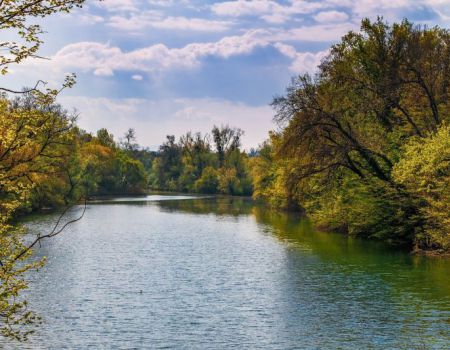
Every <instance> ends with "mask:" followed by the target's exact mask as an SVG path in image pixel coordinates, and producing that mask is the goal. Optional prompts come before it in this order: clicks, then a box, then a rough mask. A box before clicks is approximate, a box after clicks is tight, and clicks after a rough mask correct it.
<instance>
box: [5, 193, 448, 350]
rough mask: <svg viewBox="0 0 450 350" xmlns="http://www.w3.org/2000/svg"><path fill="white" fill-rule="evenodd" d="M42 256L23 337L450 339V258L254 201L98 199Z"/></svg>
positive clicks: (344, 343) (201, 342) (228, 341)
mask: <svg viewBox="0 0 450 350" xmlns="http://www.w3.org/2000/svg"><path fill="white" fill-rule="evenodd" d="M77 210H78V211H79V210H81V208H77ZM54 220H55V216H54V215H47V216H39V217H35V218H33V219H32V220H29V221H28V225H29V226H30V227H31V229H32V231H33V232H39V231H42V232H46V231H48V229H49V227H50V226H51V223H52V222H54ZM37 253H38V255H39V256H46V257H47V258H48V263H47V264H46V266H45V267H44V268H43V269H42V270H41V271H39V272H38V273H37V274H33V275H32V276H31V278H32V281H31V285H30V290H29V292H28V296H27V297H28V299H29V301H30V308H31V309H33V310H35V311H36V312H37V313H38V314H39V315H41V316H42V318H43V324H42V325H41V326H40V327H39V328H38V330H37V333H36V334H35V335H34V336H32V337H31V339H30V341H29V342H28V343H25V344H21V345H20V348H25V349H27V348H29V349H65V348H69V349H283V350H284V349H448V348H449V347H450V260H448V259H447V260H445V259H430V258H428V259H427V258H421V257H412V256H410V255H408V254H407V253H406V252H401V251H398V250H394V249H391V248H388V247H386V246H383V245H381V244H377V243H374V242H368V241H364V240H357V239H352V238H348V237H345V236H342V235H337V234H330V233H321V232H316V231H314V230H313V229H312V228H311V226H310V224H309V223H308V221H306V220H302V219H300V218H299V217H296V216H292V215H291V216H290V215H287V214H281V213H275V212H272V211H268V210H265V209H263V208H261V207H258V206H255V205H254V204H253V203H252V202H251V201H249V200H245V199H232V198H222V199H217V198H195V199H192V198H190V197H188V196H179V197H177V196H148V197H146V198H122V199H116V200H110V201H104V202H95V203H91V204H89V206H88V209H87V212H86V215H85V217H84V218H83V220H81V221H79V222H77V223H76V224H74V225H73V226H70V228H68V229H67V230H66V231H65V232H64V233H63V234H61V235H60V236H58V237H56V238H53V239H51V240H49V241H47V242H45V243H44V244H43V245H42V247H41V248H39V249H38V252H37ZM2 346H3V347H5V348H18V345H17V344H11V343H9V342H8V341H5V340H2V339H0V347H2Z"/></svg>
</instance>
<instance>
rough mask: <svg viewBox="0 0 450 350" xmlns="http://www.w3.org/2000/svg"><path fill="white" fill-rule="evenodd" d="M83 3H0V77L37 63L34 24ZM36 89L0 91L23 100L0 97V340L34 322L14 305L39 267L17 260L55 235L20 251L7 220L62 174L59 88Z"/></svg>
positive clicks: (66, 123)
mask: <svg viewBox="0 0 450 350" xmlns="http://www.w3.org/2000/svg"><path fill="white" fill-rule="evenodd" d="M83 3H84V0H44V1H35V0H10V1H1V2H0V30H1V31H3V32H5V33H6V32H8V34H9V35H10V36H11V37H13V39H12V40H10V41H1V42H0V49H1V50H0V52H1V53H0V73H1V74H2V75H5V74H7V73H8V68H9V67H10V66H11V65H14V64H19V63H21V62H23V61H24V60H25V59H27V58H29V57H35V58H39V53H38V51H39V48H40V45H41V44H42V42H43V41H42V39H41V34H42V33H43V30H42V28H41V26H40V25H38V24H35V23H33V21H34V20H36V19H38V18H43V17H47V16H50V15H52V14H55V13H60V12H69V11H70V10H72V9H73V7H80V6H81V5H82V4H83ZM74 83H75V76H74V75H73V74H72V75H69V76H67V77H66V79H65V82H64V83H63V85H62V87H61V89H64V88H67V87H71V86H72V85H73V84H74ZM42 85H45V83H44V82H42V81H38V82H37V83H35V84H34V87H33V88H29V89H24V90H22V91H14V90H13V89H9V88H7V87H0V91H3V92H7V93H12V94H23V95H24V96H25V99H22V100H21V101H13V102H11V101H9V100H8V99H7V98H6V96H5V95H2V96H0V198H1V199H2V200H1V204H0V214H1V216H0V320H1V323H2V326H1V332H2V333H3V335H4V336H9V337H14V338H17V339H23V338H24V337H26V335H27V332H21V329H20V326H21V325H23V324H28V323H31V322H33V321H36V318H35V317H34V315H33V314H32V313H31V312H30V311H28V310H27V305H26V301H18V300H19V299H18V298H17V297H18V295H19V293H20V292H21V291H22V290H23V289H25V288H26V283H25V281H24V277H23V275H24V273H25V272H26V271H28V270H29V269H30V268H32V267H37V266H38V265H39V264H32V265H29V264H25V263H24V262H23V261H24V260H25V259H26V258H27V257H28V256H29V255H30V253H31V249H30V248H32V247H33V246H34V245H35V244H36V243H37V242H39V241H40V240H41V239H43V238H48V237H51V236H52V235H54V234H57V233H59V230H56V228H55V230H54V231H53V232H52V233H51V234H48V235H44V236H39V237H37V238H36V240H35V241H34V242H33V243H32V244H31V245H30V246H28V247H26V246H24V245H23V243H22V241H21V239H20V238H19V235H18V233H19V232H21V228H20V227H18V226H17V225H14V224H13V223H12V219H13V217H14V216H15V215H16V213H17V210H19V209H20V208H21V207H23V205H24V204H25V203H27V202H28V201H29V200H30V196H31V194H32V191H33V188H34V187H35V185H36V183H37V182H40V181H42V177H45V176H49V175H50V174H54V173H61V171H62V170H63V169H62V168H61V165H62V163H63V160H64V159H65V158H66V157H67V154H65V153H63V151H62V149H64V147H60V146H64V145H65V144H66V143H67V142H69V137H70V135H71V133H70V130H71V128H72V126H73V123H72V121H70V120H67V119H65V118H64V117H62V116H61V114H60V113H58V111H57V110H55V109H58V107H57V106H55V105H54V104H53V102H54V100H55V98H56V96H57V95H58V94H59V93H60V91H61V89H48V88H47V89H42ZM71 192H72V191H71ZM19 262H20V263H19Z"/></svg>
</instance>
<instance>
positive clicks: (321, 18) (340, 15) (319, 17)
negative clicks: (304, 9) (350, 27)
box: [314, 11, 348, 23]
mask: <svg viewBox="0 0 450 350" xmlns="http://www.w3.org/2000/svg"><path fill="white" fill-rule="evenodd" d="M314 20H315V21H316V22H319V23H333V22H345V21H347V20H348V15H347V14H346V13H345V12H339V11H323V12H319V13H318V14H316V15H315V16H314Z"/></svg>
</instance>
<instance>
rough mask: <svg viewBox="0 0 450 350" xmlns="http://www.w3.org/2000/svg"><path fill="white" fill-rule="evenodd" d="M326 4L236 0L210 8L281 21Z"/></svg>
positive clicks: (294, 0)
mask: <svg viewBox="0 0 450 350" xmlns="http://www.w3.org/2000/svg"><path fill="white" fill-rule="evenodd" d="M326 6H327V5H326V4H325V3H323V2H311V1H303V0H292V1H291V2H290V3H289V4H288V5H282V4H280V3H278V2H276V1H272V0H236V1H226V2H221V3H216V4H214V5H212V7H211V9H212V11H213V12H214V13H215V14H217V15H219V16H232V17H240V16H259V17H261V18H262V19H264V20H266V21H267V22H271V23H282V22H283V21H285V20H288V19H289V17H290V16H293V15H299V14H308V13H312V12H314V11H316V10H319V9H322V8H324V7H326Z"/></svg>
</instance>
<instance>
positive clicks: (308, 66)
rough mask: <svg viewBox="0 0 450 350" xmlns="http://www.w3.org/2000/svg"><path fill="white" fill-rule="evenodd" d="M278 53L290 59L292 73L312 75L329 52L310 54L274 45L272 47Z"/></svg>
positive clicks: (288, 46)
mask: <svg viewBox="0 0 450 350" xmlns="http://www.w3.org/2000/svg"><path fill="white" fill-rule="evenodd" d="M274 46H275V47H276V48H277V49H278V50H279V51H280V53H282V54H283V55H285V56H286V57H289V58H291V59H292V63H291V66H290V67H289V68H290V70H291V71H292V72H294V73H302V74H303V73H312V72H314V71H315V70H316V69H317V66H318V65H319V64H320V63H321V61H322V60H323V59H324V58H325V57H326V56H327V55H328V53H329V50H324V51H319V52H316V53H312V52H297V51H296V49H295V48H294V47H293V46H291V45H286V44H282V43H276V44H275V45H274Z"/></svg>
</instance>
